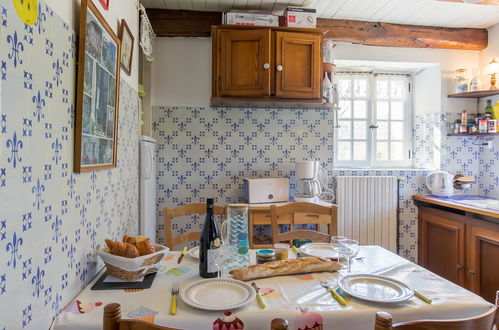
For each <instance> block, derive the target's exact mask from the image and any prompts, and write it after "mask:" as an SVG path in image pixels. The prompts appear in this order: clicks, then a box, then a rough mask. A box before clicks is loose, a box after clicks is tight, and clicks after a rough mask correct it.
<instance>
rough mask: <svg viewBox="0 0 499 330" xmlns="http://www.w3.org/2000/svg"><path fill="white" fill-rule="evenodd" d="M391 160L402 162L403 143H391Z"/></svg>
mask: <svg viewBox="0 0 499 330" xmlns="http://www.w3.org/2000/svg"><path fill="white" fill-rule="evenodd" d="M391 151H392V152H391V155H392V157H391V159H392V160H403V159H404V143H403V142H392V150H391Z"/></svg>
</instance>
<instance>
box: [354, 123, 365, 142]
mask: <svg viewBox="0 0 499 330" xmlns="http://www.w3.org/2000/svg"><path fill="white" fill-rule="evenodd" d="M366 124H367V123H366V122H365V121H359V120H356V121H354V122H353V138H354V139H356V140H365V139H366V136H367V134H366Z"/></svg>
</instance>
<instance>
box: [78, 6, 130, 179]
mask: <svg viewBox="0 0 499 330" xmlns="http://www.w3.org/2000/svg"><path fill="white" fill-rule="evenodd" d="M101 2H102V0H101ZM108 3H109V1H108ZM79 43H80V44H79V57H78V58H79V65H78V85H77V99H76V123H75V149H74V150H75V152H74V170H75V172H89V171H95V170H101V169H107V168H113V167H116V147H117V137H118V104H119V102H118V98H119V81H120V65H121V64H120V59H121V52H120V51H121V42H120V40H119V39H118V37H117V36H116V34H115V33H114V32H113V30H112V29H111V28H110V27H109V25H108V24H107V23H106V21H105V20H104V18H103V17H102V15H101V14H100V13H99V11H98V10H97V7H96V6H95V5H94V4H93V3H92V1H91V0H82V1H81V11H80V41H79Z"/></svg>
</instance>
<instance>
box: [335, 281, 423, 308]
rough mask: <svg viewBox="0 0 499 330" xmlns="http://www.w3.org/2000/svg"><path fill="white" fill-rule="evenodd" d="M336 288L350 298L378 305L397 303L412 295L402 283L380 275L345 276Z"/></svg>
mask: <svg viewBox="0 0 499 330" xmlns="http://www.w3.org/2000/svg"><path fill="white" fill-rule="evenodd" d="M338 286H339V287H340V288H341V289H342V290H343V291H344V292H346V293H347V294H349V295H351V296H352V297H356V298H359V299H363V300H367V301H372V302H379V303H398V302H402V301H405V300H407V299H410V298H411V297H412V295H413V292H412V290H411V289H410V288H409V287H408V286H407V285H405V284H404V283H402V282H400V281H397V280H394V279H391V278H389V277H385V276H380V275H371V274H349V275H345V276H344V277H343V278H341V279H340V280H339V281H338Z"/></svg>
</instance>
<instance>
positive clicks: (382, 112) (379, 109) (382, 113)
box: [376, 102, 388, 119]
mask: <svg viewBox="0 0 499 330" xmlns="http://www.w3.org/2000/svg"><path fill="white" fill-rule="evenodd" d="M376 118H377V119H388V102H377V105H376Z"/></svg>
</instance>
